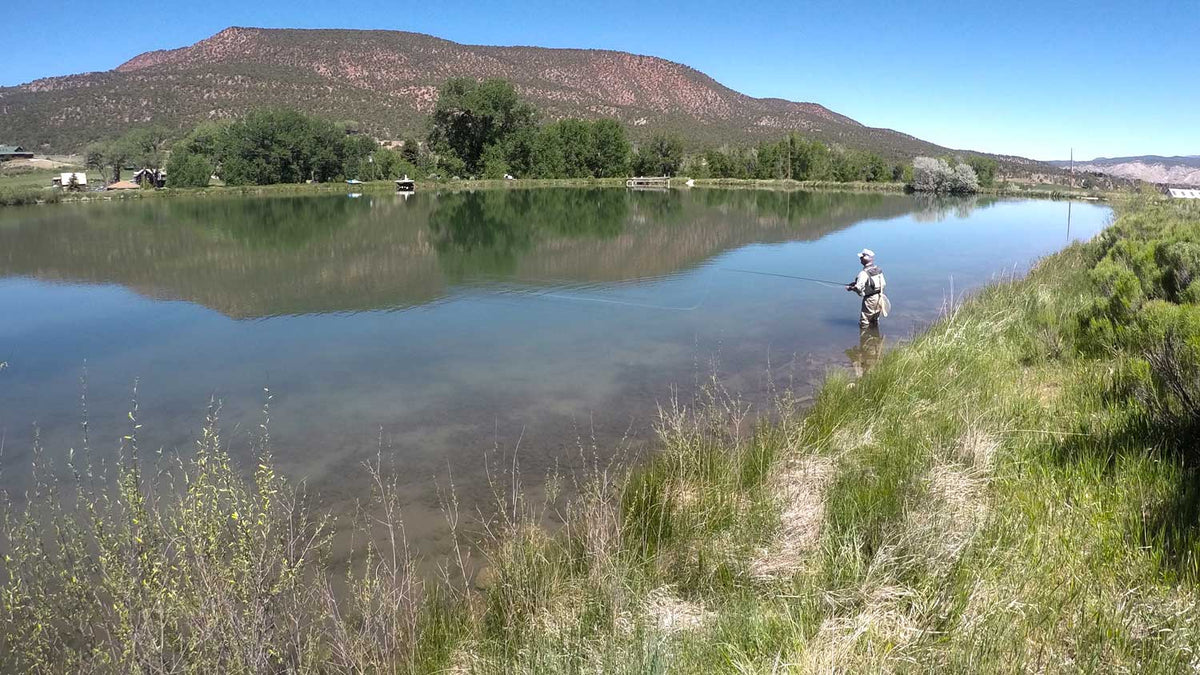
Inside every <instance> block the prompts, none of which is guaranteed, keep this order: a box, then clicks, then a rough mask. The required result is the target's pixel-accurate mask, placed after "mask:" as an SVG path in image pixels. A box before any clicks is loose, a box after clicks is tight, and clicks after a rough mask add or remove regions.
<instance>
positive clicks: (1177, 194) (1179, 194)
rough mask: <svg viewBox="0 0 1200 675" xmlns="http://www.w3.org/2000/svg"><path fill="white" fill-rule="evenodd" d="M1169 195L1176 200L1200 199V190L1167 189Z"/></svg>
mask: <svg viewBox="0 0 1200 675" xmlns="http://www.w3.org/2000/svg"><path fill="white" fill-rule="evenodd" d="M1167 194H1169V195H1171V196H1172V197H1174V198H1176V199H1200V190H1193V189H1187V188H1167Z"/></svg>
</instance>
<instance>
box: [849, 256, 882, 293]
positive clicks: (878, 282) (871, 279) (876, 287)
mask: <svg viewBox="0 0 1200 675" xmlns="http://www.w3.org/2000/svg"><path fill="white" fill-rule="evenodd" d="M886 285H887V281H885V280H884V278H883V270H881V269H879V268H878V267H876V266H875V264H874V263H872V264H870V265H867V266H866V267H864V268H863V270H862V271H861V272H859V273H858V276H857V277H855V278H854V292H855V293H858V294H859V295H861V296H862V297H864V298H869V297H871V296H872V295H879V294H880V293H882V292H883V287H884V286H886Z"/></svg>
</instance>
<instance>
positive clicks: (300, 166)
mask: <svg viewBox="0 0 1200 675" xmlns="http://www.w3.org/2000/svg"><path fill="white" fill-rule="evenodd" d="M358 127H359V125H358V123H357V122H352V121H343V122H334V121H330V120H327V119H323V118H321V117H316V116H312V115H307V114H305V113H302V112H300V111H297V110H293V109H287V108H272V109H262V110H255V111H252V112H250V113H248V114H247V115H245V116H244V117H242V118H240V119H236V120H232V121H223V122H205V123H202V124H200V125H199V126H197V127H195V128H194V129H192V130H191V131H190V132H188V133H187V134H186V135H185V136H184V137H183V138H182V139H180V140H178V141H176V142H175V143H174V144H173V145H170V146H169V147H170V151H169V152H167V148H168V143H167V138H168V135H167V133H166V132H165V131H164V130H162V129H161V128H149V129H136V130H133V131H130V132H129V133H127V134H126V135H125V136H122V137H120V138H118V139H114V140H110V141H104V142H98V143H93V144H92V145H90V146H88V149H87V164H88V166H89V167H92V168H96V169H97V170H99V171H101V173H103V174H104V176H105V178H108V176H109V171H111V172H112V175H113V178H114V180H116V179H119V178H120V172H121V169H122V168H123V167H126V166H130V165H134V166H144V167H154V168H157V167H160V166H163V163H164V161H165V163H166V170H167V177H168V184H169V185H171V186H175V187H202V186H206V185H208V184H209V181H210V179H211V177H212V176H219V177H220V179H221V180H222V181H223V182H225V183H226V184H229V185H267V184H275V183H300V182H305V181H312V182H327V181H334V180H342V179H350V178H354V179H359V180H381V179H394V178H399V177H401V176H403V175H410V176H414V177H416V176H422V177H433V178H443V179H445V178H453V177H458V178H506V177H515V178H610V177H622V176H628V175H630V174H634V175H643V176H674V175H679V174H681V173H684V174H686V175H688V176H691V177H695V178H735V179H791V180H797V181H837V182H889V181H903V182H905V183H907V184H909V185H911V186H913V187H914V188H915V189H923V187H922V186H925V185H931V184H932V185H937V186H939V188H941V189H945V185H947V184H948V183H946V182H945V180H942V179H937V180H933V181H932V182H930V181H929V180H925V181H918V180H915V177H914V173H913V165H912V164H910V163H906V162H899V163H897V162H892V161H889V160H887V159H886V158H884V157H883V156H881V155H879V154H877V153H874V152H870V151H864V150H856V149H847V148H839V147H830V146H828V145H825V144H824V143H821V142H820V141H816V140H813V139H809V138H805V137H804V136H801V135H799V134H795V133H793V134H789V135H788V136H786V137H785V138H783V139H781V140H779V141H774V142H771V141H763V142H760V143H758V144H757V145H754V146H745V147H725V148H709V149H707V150H703V151H700V152H697V153H693V154H691V155H687V154H685V143H684V141H683V139H682V138H681V137H680V136H678V135H675V134H657V135H655V136H653V137H651V138H650V139H649V140H648V141H645V142H643V143H640V144H638V145H637V146H636V147H635V146H634V144H633V143H632V142H631V141H630V139H629V138H628V136H627V133H626V130H625V127H624V126H622V125H621V123H620V122H618V121H616V120H613V119H599V120H583V119H574V118H566V119H559V120H554V121H549V122H543V120H542V115H541V113H540V112H539V111H538V110H537V109H536V108H534V107H533V106H532V105H531V104H529V103H528V102H526V101H523V100H522V99H521V98H520V96H519V95H518V93H517V91H516V89H515V87H514V86H513V85H512V84H511V83H510V82H508V81H505V80H501V79H489V80H483V81H481V82H480V81H476V80H473V79H469V78H452V79H450V80H447V81H446V82H445V84H443V86H442V87H441V88H440V90H439V95H438V99H437V103H436V105H435V108H434V110H433V112H432V114H431V115H430V117H429V120H428V123H427V129H428V133H427V135H426V136H425V139H424V143H422V142H420V141H418V140H417V139H416V138H413V137H411V136H410V137H406V138H404V139H403V140H402V141H399V142H395V143H390V144H388V146H386V147H385V146H382V145H381V144H380V143H379V142H378V141H376V140H375V139H374V138H372V137H370V136H369V135H367V134H364V133H360V132H359V128H358ZM944 159H946V160H948V162H949V163H950V164H951V165H953V164H960V163H962V162H961V161H960V160H957V159H955V158H944ZM965 165H966V166H969V167H970V168H971V170H973V171H974V172H975V174H976V176H977V178H978V184H979V185H982V186H984V187H986V186H988V185H990V183H991V182H992V180H993V178H994V176H995V173H996V163H995V161H994V160H991V159H990V158H986V157H980V156H972V157H969V158H968V159H967V160H966V162H965ZM939 176H941V174H939ZM922 178H929V174H928V173H927V172H926V173H925V174H923V175H922ZM943 178H944V176H943ZM939 180H940V181H941V182H938V181H939ZM965 184H969V181H967V182H966V183H965ZM955 185H956V186H957V185H958V184H957V183H956V184H955Z"/></svg>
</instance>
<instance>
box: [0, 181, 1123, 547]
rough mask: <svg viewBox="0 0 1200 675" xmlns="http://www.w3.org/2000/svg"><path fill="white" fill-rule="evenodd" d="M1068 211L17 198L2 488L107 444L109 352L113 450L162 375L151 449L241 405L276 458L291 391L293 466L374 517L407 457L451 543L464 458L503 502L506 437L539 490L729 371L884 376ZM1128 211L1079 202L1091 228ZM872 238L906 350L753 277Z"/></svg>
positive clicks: (685, 197) (851, 309)
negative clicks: (84, 440) (444, 488)
mask: <svg viewBox="0 0 1200 675" xmlns="http://www.w3.org/2000/svg"><path fill="white" fill-rule="evenodd" d="M1066 214H1067V205H1066V204H1065V203H1055V202H1033V201H999V202H997V201H995V200H988V199H979V200H959V201H954V202H945V201H929V200H923V199H919V198H915V197H912V196H907V195H899V194H843V193H808V192H771V191H753V190H692V191H676V190H673V191H667V192H631V191H626V190H623V189H550V188H547V189H536V190H493V191H479V192H471V191H458V192H443V193H418V194H416V195H413V196H411V197H409V198H407V199H405V198H402V197H399V196H394V195H370V194H367V195H364V196H363V197H361V198H359V199H347V198H346V197H344V196H319V197H318V196H309V197H251V198H225V197H213V198H199V199H197V198H184V197H168V198H162V199H145V200H135V201H129V202H112V203H100V204H95V203H89V204H69V205H68V204H64V205H56V206H45V207H28V208H25V207H19V208H5V209H0V317H3V319H2V320H0V360H3V361H7V362H8V363H9V367H8V368H6V369H5V370H4V371H3V372H0V431H2V432H3V434H4V439H5V440H4V446H5V452H4V456H3V458H2V459H0V462H3V466H2V467H0V468H2V469H3V473H2V474H0V488H6V489H9V490H10V492H12V493H14V494H19V493H20V491H21V490H22V489H23V488H24V486H25V485H26V481H28V476H29V466H30V461H31V457H32V455H31V448H32V445H33V436H34V423H36V424H37V430H38V432H37V433H38V434H39V435H40V438H41V441H42V444H43V445H44V447H45V448H46V452H47V455H48V457H50V458H52V459H53V458H57V459H59V460H61V459H62V457H64V456H65V455H66V454H67V452H68V450H69V449H70V448H72V447H79V443H80V438H79V436H80V433H79V430H80V420H81V414H80V405H79V403H80V393H81V385H80V377H81V375H82V374H83V372H84V364H85V363H86V366H87V391H88V394H87V395H88V399H87V407H88V415H89V418H88V419H89V430H90V433H91V438H92V442H91V445H92V448H93V454H94V455H95V457H96V459H97V461H99V460H101V459H106V458H107V459H108V460H110V461H111V459H112V458H113V456H114V455H115V452H116V446H117V444H116V443H115V442H113V439H117V438H119V437H120V436H121V435H122V434H123V433H125V432H126V429H125V426H124V425H125V423H126V421H127V416H126V413H127V411H128V408H129V405H130V402H129V399H130V393H131V387H132V384H133V382H134V381H135V379H136V380H137V381H138V397H139V406H140V413H139V422H140V423H142V424H143V425H144V426H143V428H142V429H141V430H140V434H141V436H140V438H139V442H140V445H141V447H143V448H154V449H158V448H163V450H164V452H165V453H167V454H170V453H172V452H174V451H175V450H176V449H178V450H179V451H184V452H186V451H187V450H188V449H190V447H192V443H193V442H194V440H195V438H196V437H197V434H198V432H199V430H200V427H201V425H202V424H203V420H204V415H205V411H206V410H207V407H208V402H209V400H210V397H215V398H217V399H219V400H221V401H222V402H223V412H222V415H223V416H222V426H223V428H224V430H225V431H224V436H223V438H224V439H225V440H226V442H227V443H228V445H229V447H230V449H231V451H232V452H233V453H234V454H235V455H236V456H239V457H240V458H241V459H242V460H244V461H245V462H246V465H247V466H252V464H251V463H250V462H249V460H250V458H249V457H248V453H249V452H250V442H249V439H250V437H251V435H252V434H251V431H252V430H254V429H256V428H257V425H258V424H259V410H260V408H261V405H262V403H263V388H264V387H270V389H271V392H272V394H273V396H274V399H273V403H272V420H273V421H272V429H271V435H272V438H273V439H274V446H275V457H276V460H277V461H278V462H279V465H280V468H281V469H282V470H283V471H284V472H285V473H287V474H288V475H290V476H291V477H293V478H305V479H307V480H308V484H309V487H310V490H312V491H315V492H317V493H319V494H320V495H321V498H322V500H323V503H324V504H325V505H327V506H328V507H330V508H332V509H334V510H335V512H339V513H341V512H351V511H352V510H353V504H354V502H355V500H356V499H357V498H358V497H359V496H361V494H363V491H364V490H365V489H366V476H365V474H364V472H363V470H362V462H363V461H364V460H366V459H368V458H371V457H374V456H375V454H376V453H377V452H380V451H381V449H382V452H383V454H384V456H385V465H392V466H395V467H397V468H398V469H399V470H400V475H401V476H402V478H403V480H404V482H405V483H404V487H405V489H406V490H407V492H406V495H407V497H408V504H407V505H406V521H407V523H408V525H409V531H410V534H411V535H413V536H414V538H415V539H416V540H417V541H418V542H424V544H425V546H426V548H427V550H431V549H430V548H429V547H433V548H436V546H437V545H438V544H439V543H441V541H442V540H441V539H439V538H438V535H439V534H440V533H441V527H442V518H441V514H440V513H439V512H438V505H437V496H436V490H435V488H434V479H435V478H437V479H440V480H444V479H445V477H446V476H447V474H448V473H450V472H452V473H453V475H454V479H455V485H456V488H457V489H458V491H459V494H460V497H461V499H462V500H463V503H464V505H468V506H469V505H475V504H479V503H481V502H485V501H486V500H487V495H488V491H487V489H486V480H485V475H484V466H483V459H482V455H483V453H484V452H485V451H488V450H490V449H492V448H496V447H499V448H501V449H512V448H513V447H514V446H516V445H517V443H518V441H519V442H520V455H521V462H520V465H521V467H522V470H523V472H525V473H526V475H527V476H528V481H527V482H528V483H529V484H537V483H538V482H540V480H541V479H542V478H543V477H544V476H545V475H546V474H547V473H549V472H553V471H560V472H567V473H569V472H570V471H572V470H573V469H574V468H576V467H578V466H579V464H580V462H581V461H582V459H581V456H582V455H584V454H586V455H588V456H592V455H600V456H607V454H608V453H610V452H612V451H614V449H616V448H624V449H625V450H627V451H628V452H631V453H637V452H641V451H642V450H644V449H645V448H647V447H649V446H650V441H651V439H652V437H653V431H652V426H653V423H654V420H655V411H656V410H657V405H658V404H660V403H665V402H666V401H667V400H668V398H669V397H671V396H672V395H673V392H677V394H678V395H679V396H680V397H681V398H682V399H684V400H685V401H686V400H687V399H688V398H689V397H690V396H691V395H692V394H693V393H694V392H695V390H696V386H697V383H698V382H702V381H704V380H705V379H706V378H707V376H708V375H709V374H710V372H712V371H713V370H714V369H715V370H716V371H717V372H718V373H719V376H720V379H721V382H722V383H723V384H724V385H725V386H727V387H728V388H729V389H730V390H732V391H735V392H738V393H741V394H742V395H744V397H745V400H747V401H749V402H753V403H762V402H765V401H766V400H767V399H768V398H769V392H768V391H767V382H768V381H774V382H775V383H777V384H780V385H786V386H792V387H795V388H796V389H799V390H801V393H804V392H808V391H811V388H812V386H813V385H814V384H815V383H818V382H819V381H820V379H821V378H822V377H823V376H824V373H825V372H826V371H827V370H828V369H829V368H851V367H853V368H856V369H861V370H865V369H867V368H869V367H870V365H872V364H873V362H874V361H875V360H876V359H877V358H878V357H877V354H876V350H875V347H876V346H877V345H881V344H887V345H889V346H891V345H894V344H896V343H897V342H898V341H900V340H903V339H904V338H906V337H907V336H908V335H910V334H911V332H912V331H913V330H914V328H916V327H919V326H921V325H923V324H924V323H926V322H928V321H930V320H932V319H934V318H936V316H937V315H938V311H939V308H940V307H941V306H942V304H943V302H944V301H945V300H946V298H947V294H948V292H949V289H950V288H951V287H953V288H954V289H955V291H956V292H961V291H964V290H970V289H971V288H974V287H977V286H979V285H981V284H983V283H986V282H987V281H988V280H989V279H991V278H993V277H994V276H995V275H998V274H1010V273H1012V272H1013V270H1014V269H1017V270H1018V271H1019V270H1020V269H1023V268H1024V266H1026V265H1028V264H1029V263H1030V262H1031V261H1032V260H1034V259H1035V258H1036V257H1037V256H1040V255H1043V254H1045V253H1048V252H1050V251H1052V250H1055V249H1057V248H1060V247H1061V246H1062V245H1063V244H1064V243H1065V237H1064V226H1065V224H1066ZM1107 216H1108V210H1107V209H1106V208H1104V207H1100V206H1096V205H1085V204H1076V205H1074V211H1073V221H1072V229H1071V235H1072V236H1075V237H1089V236H1091V235H1092V234H1093V233H1095V232H1096V231H1098V230H1099V228H1100V227H1102V226H1103V223H1104V222H1105V219H1106V218H1107ZM863 246H870V247H871V248H874V249H875V250H876V251H877V252H878V253H879V255H880V258H879V262H880V265H881V266H882V267H883V268H884V269H885V270H886V272H887V278H888V291H889V296H890V297H891V299H892V301H893V313H892V316H891V317H889V319H887V320H886V322H885V323H884V325H883V331H884V333H885V336H886V341H885V342H870V341H867V342H860V339H859V333H858V328H857V314H858V307H857V299H856V298H854V297H853V296H850V295H849V294H847V293H845V292H844V291H841V290H840V289H838V288H832V289H831V288H829V287H827V286H822V285H819V284H812V283H805V282H801V281H796V280H791V279H785V278H776V277H766V276H760V275H748V274H734V273H731V272H729V271H727V269H729V268H735V269H750V270H760V271H763V272H773V273H782V274H791V275H798V276H808V277H813V278H820V279H842V278H845V279H847V280H849V278H850V277H851V276H852V275H853V274H854V273H855V272H856V271H857V262H856V260H855V256H854V254H855V253H856V252H857V251H858V250H859V249H860V248H862V247H863ZM952 280H953V282H952ZM180 301H182V302H180ZM847 350H850V351H849V352H848V351H847ZM768 367H770V369H771V372H770V373H769V374H770V377H769V378H768V377H767V375H768V372H767V369H768ZM673 387H676V388H677V389H673ZM381 441H382V448H381V446H380V442H381ZM581 449H586V451H585V452H581Z"/></svg>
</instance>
